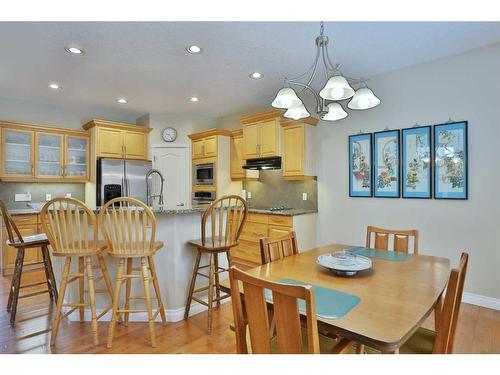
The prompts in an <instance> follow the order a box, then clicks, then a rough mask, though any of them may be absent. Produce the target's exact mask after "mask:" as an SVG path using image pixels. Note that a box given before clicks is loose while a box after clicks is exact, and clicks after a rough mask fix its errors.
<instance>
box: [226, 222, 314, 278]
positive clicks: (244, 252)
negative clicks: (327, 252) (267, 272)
mask: <svg viewBox="0 0 500 375" xmlns="http://www.w3.org/2000/svg"><path fill="white" fill-rule="evenodd" d="M316 218H317V215H316V214H315V213H311V214H305V215H297V216H284V215H276V214H267V213H254V212H250V213H248V215H247V220H246V222H245V224H243V229H242V231H241V235H240V238H239V241H238V246H236V247H234V248H233V249H231V260H232V262H233V264H235V265H236V266H237V267H240V268H242V269H248V268H251V267H255V266H257V265H260V264H261V256H260V243H259V241H260V239H261V238H262V237H271V238H279V237H282V236H284V235H286V234H287V233H289V232H290V231H292V230H293V231H295V232H296V233H297V241H298V244H299V251H304V250H307V249H311V248H313V247H315V246H316ZM229 220H231V218H230V219H229Z"/></svg>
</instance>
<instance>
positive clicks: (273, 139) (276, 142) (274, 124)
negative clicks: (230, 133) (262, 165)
mask: <svg viewBox="0 0 500 375" xmlns="http://www.w3.org/2000/svg"><path fill="white" fill-rule="evenodd" d="M280 115H281V112H280V111H271V112H265V113H259V114H256V115H252V116H247V117H244V118H241V119H240V122H241V124H242V126H243V158H244V159H257V158H264V157H272V156H280V127H279V118H280Z"/></svg>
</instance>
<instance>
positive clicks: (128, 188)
mask: <svg viewBox="0 0 500 375" xmlns="http://www.w3.org/2000/svg"><path fill="white" fill-rule="evenodd" d="M125 184H126V185H127V197H129V196H130V180H129V179H128V178H126V179H125Z"/></svg>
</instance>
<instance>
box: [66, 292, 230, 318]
mask: <svg viewBox="0 0 500 375" xmlns="http://www.w3.org/2000/svg"><path fill="white" fill-rule="evenodd" d="M203 300H207V298H203ZM230 300H231V299H230V298H226V299H224V300H222V301H221V303H227V302H229V301H230ZM206 309H207V307H206V306H204V305H202V304H201V303H198V302H193V303H192V304H191V308H190V309H189V316H193V315H196V314H199V313H201V312H203V311H205V310H206ZM68 310H70V308H69V307H65V308H64V309H63V313H65V312H67V311H68ZM154 310H155V308H154V307H153V311H154ZM185 311H186V308H185V307H181V308H179V309H166V310H165V315H166V316H167V322H172V323H174V322H179V321H181V320H183V319H184V312H185ZM102 312H103V309H97V310H96V314H97V315H99V314H101V313H102ZM91 317H92V315H91V313H90V309H89V308H85V311H84V319H83V320H84V321H86V322H87V321H90V320H91ZM68 320H69V321H70V322H78V321H80V315H79V313H78V310H75V312H73V313H72V314H71V315H69V316H68ZM101 320H103V321H110V320H111V311H108V312H106V314H104V315H103V316H102V318H101V319H99V321H101ZM129 321H130V322H147V321H148V315H147V313H145V312H141V313H133V314H130V315H129ZM155 321H156V322H161V316H160V315H158V316H157V317H156V320H155Z"/></svg>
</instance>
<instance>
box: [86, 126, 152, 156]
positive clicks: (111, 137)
mask: <svg viewBox="0 0 500 375" xmlns="http://www.w3.org/2000/svg"><path fill="white" fill-rule="evenodd" d="M83 129H85V130H91V132H92V136H94V137H95V145H96V155H95V156H96V157H98V158H117V159H137V160H147V159H148V144H149V142H148V137H149V136H148V134H149V132H151V130H152V129H151V128H146V127H143V126H138V125H132V124H125V123H121V122H113V121H106V120H91V121H89V122H87V123H86V124H84V125H83Z"/></svg>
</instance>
